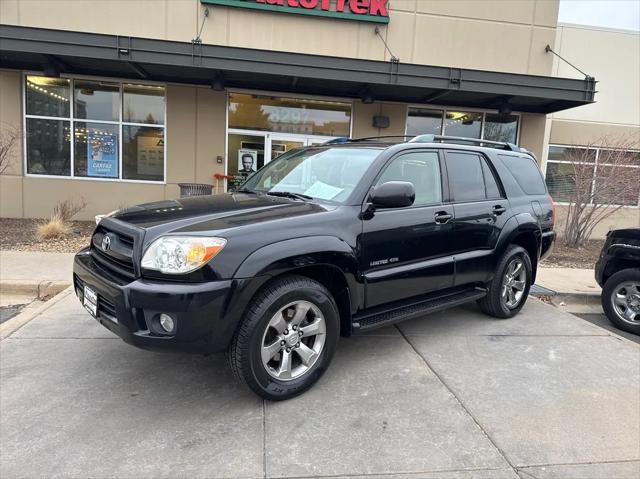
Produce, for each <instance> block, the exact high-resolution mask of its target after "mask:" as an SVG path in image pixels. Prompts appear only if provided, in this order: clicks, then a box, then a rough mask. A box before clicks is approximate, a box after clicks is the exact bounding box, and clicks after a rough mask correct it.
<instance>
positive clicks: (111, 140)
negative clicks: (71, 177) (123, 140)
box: [73, 122, 120, 178]
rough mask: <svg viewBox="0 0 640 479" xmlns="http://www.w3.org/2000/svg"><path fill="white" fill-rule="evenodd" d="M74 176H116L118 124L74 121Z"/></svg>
mask: <svg viewBox="0 0 640 479" xmlns="http://www.w3.org/2000/svg"><path fill="white" fill-rule="evenodd" d="M74 125H75V134H74V137H75V143H74V156H75V161H74V165H73V169H74V174H75V175H76V176H89V177H94V178H117V177H118V158H119V157H120V155H119V152H118V134H119V132H118V130H119V129H118V125H110V124H107V123H85V122H74Z"/></svg>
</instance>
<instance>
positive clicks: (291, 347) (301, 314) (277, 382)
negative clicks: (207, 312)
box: [227, 276, 340, 401]
mask: <svg viewBox="0 0 640 479" xmlns="http://www.w3.org/2000/svg"><path fill="white" fill-rule="evenodd" d="M305 311H306V312H305ZM296 322H297V323H296ZM298 325H299V327H298ZM323 325H324V328H323V327H322V326H323ZM323 329H324V331H323ZM339 331H340V319H339V313H338V307H337V306H336V303H335V301H334V299H333V297H332V296H331V293H329V291H327V289H326V288H325V287H324V286H322V285H321V284H320V283H318V282H316V281H314V280H312V279H309V278H305V277H302V276H286V277H283V278H281V279H277V280H275V281H273V282H272V283H269V284H268V285H267V286H266V287H265V288H263V289H262V290H261V291H260V292H259V293H258V294H257V295H256V297H255V298H254V299H253V300H252V301H251V303H250V304H249V307H248V308H247V310H246V312H245V314H244V317H243V318H242V322H241V323H240V326H239V328H238V330H237V331H236V333H235V335H234V337H233V339H232V341H231V344H230V345H229V349H228V352H227V355H228V360H229V364H230V366H231V371H232V372H233V374H234V376H235V377H236V379H237V380H238V381H239V382H240V383H242V384H244V385H246V386H247V387H249V388H250V389H251V390H252V391H253V392H254V393H256V394H257V395H258V396H260V397H262V398H264V399H269V400H272V401H281V400H284V399H289V398H292V397H294V396H297V395H299V394H302V393H303V392H305V391H306V390H307V389H309V388H310V387H311V386H313V384H314V383H315V382H316V381H317V380H318V379H320V377H321V376H322V375H323V374H324V372H325V371H326V369H327V368H328V367H329V364H330V363H331V359H332V358H333V354H334V352H335V349H336V345H337V342H338V336H339ZM304 332H306V333H307V334H306V335H305V334H304ZM300 333H302V335H301V336H300V338H299V339H298V338H297V336H296V335H300ZM296 341H297V345H296V343H295V342H296ZM283 342H284V343H285V344H284V345H283V344H282V343H283ZM266 346H269V347H266ZM310 351H311V352H310ZM303 358H305V360H303ZM287 366H288V368H287ZM287 369H288V370H289V372H288V373H287Z"/></svg>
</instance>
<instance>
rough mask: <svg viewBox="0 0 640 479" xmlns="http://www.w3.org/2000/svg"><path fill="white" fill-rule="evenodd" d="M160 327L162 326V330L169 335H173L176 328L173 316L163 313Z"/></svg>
mask: <svg viewBox="0 0 640 479" xmlns="http://www.w3.org/2000/svg"><path fill="white" fill-rule="evenodd" d="M160 326H162V329H164V330H165V331H166V332H167V333H172V332H173V328H175V323H174V322H173V318H172V317H171V316H169V315H168V314H164V313H162V314H161V315H160Z"/></svg>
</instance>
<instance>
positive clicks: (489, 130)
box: [483, 113, 518, 144]
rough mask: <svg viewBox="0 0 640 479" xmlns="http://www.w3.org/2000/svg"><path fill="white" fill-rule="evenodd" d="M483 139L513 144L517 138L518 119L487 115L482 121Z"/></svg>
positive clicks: (509, 116)
mask: <svg viewBox="0 0 640 479" xmlns="http://www.w3.org/2000/svg"><path fill="white" fill-rule="evenodd" d="M483 138H484V139H485V140H490V141H506V142H508V143H514V144H515V143H516V141H517V138H518V117H517V116H515V115H499V114H493V113H487V115H486V117H485V120H484V136H483Z"/></svg>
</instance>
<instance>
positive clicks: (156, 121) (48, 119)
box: [25, 75, 165, 181]
mask: <svg viewBox="0 0 640 479" xmlns="http://www.w3.org/2000/svg"><path fill="white" fill-rule="evenodd" d="M25 80H26V81H25V103H26V112H25V113H26V115H25V116H26V120H25V123H26V144H27V149H26V153H27V173H28V174H34V175H56V176H70V177H82V178H103V179H107V178H110V179H129V180H140V181H164V149H165V148H164V137H165V131H164V130H165V127H164V118H165V97H164V87H162V86H152V85H133V84H128V83H127V84H121V83H118V82H113V81H99V80H70V79H64V78H48V77H42V76H35V75H28V76H27V77H26V79H25ZM71 103H73V108H71V107H70V104H71ZM71 132H73V135H71ZM72 137H73V142H72V141H71V138H72ZM121 137H122V145H121ZM121 164H122V166H120V165H121Z"/></svg>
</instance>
